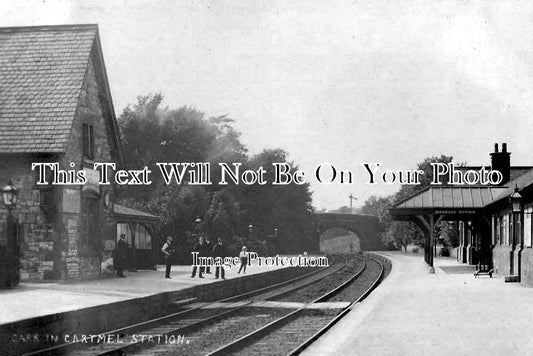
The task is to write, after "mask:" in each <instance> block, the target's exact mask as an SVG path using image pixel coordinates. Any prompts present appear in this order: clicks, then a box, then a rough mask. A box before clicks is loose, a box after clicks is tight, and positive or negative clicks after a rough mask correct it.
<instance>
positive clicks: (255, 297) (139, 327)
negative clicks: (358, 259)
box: [26, 255, 348, 355]
mask: <svg viewBox="0 0 533 356" xmlns="http://www.w3.org/2000/svg"><path fill="white" fill-rule="evenodd" d="M347 263H348V260H347V259H346V257H344V256H341V255H336V256H332V260H331V263H330V266H329V267H328V268H326V269H318V270H315V271H312V272H310V273H307V274H305V275H302V276H299V277H296V278H293V279H290V280H288V281H284V282H281V283H278V284H275V285H272V286H267V287H264V288H261V289H257V290H254V291H251V292H247V293H243V294H240V295H237V296H233V297H230V298H225V299H222V300H218V301H215V302H202V303H195V304H194V305H192V306H187V307H188V308H187V309H182V307H181V306H178V308H179V310H178V311H176V312H173V313H171V314H169V315H165V316H162V317H158V318H155V319H151V320H147V321H143V322H140V323H138V324H135V325H129V326H126V327H124V328H120V329H116V330H111V331H107V332H105V333H101V334H98V335H95V338H93V339H91V340H90V342H88V343H71V344H60V345H55V346H52V347H47V348H43V349H39V350H36V351H33V352H30V353H27V354H26V355H58V354H60V355H125V354H132V353H135V352H139V351H142V350H144V349H146V348H150V347H152V346H155V345H157V344H158V343H159V342H161V341H163V342H165V343H166V342H168V337H169V336H172V335H176V334H185V333H189V332H192V331H194V330H197V329H199V328H201V327H202V326H205V325H208V324H210V323H215V322H217V321H219V320H222V319H224V318H229V317H231V316H233V315H235V314H236V313H237V312H238V311H241V310H242V309H243V308H245V307H246V306H247V305H249V304H251V303H254V302H257V301H261V300H268V299H272V298H276V297H280V296H283V295H287V294H289V293H292V292H294V291H297V290H299V289H301V288H305V287H306V286H308V285H310V284H313V283H316V282H317V281H320V280H322V279H324V278H326V277H328V276H330V275H331V274H333V273H336V272H337V271H339V270H341V269H342V268H344V267H345V266H346V264H347ZM231 303H233V304H231ZM217 305H221V306H222V307H217ZM144 336H146V337H144ZM150 336H152V338H151V339H150ZM154 336H157V337H158V339H155V340H154ZM98 338H100V339H98ZM100 340H106V341H104V342H100ZM109 340H111V341H109Z"/></svg>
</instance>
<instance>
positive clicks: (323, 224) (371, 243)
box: [315, 213, 385, 253]
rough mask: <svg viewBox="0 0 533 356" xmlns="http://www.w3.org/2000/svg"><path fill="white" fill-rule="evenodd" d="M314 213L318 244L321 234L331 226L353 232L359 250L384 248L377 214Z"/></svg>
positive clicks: (331, 227)
mask: <svg viewBox="0 0 533 356" xmlns="http://www.w3.org/2000/svg"><path fill="white" fill-rule="evenodd" d="M315 215H316V221H317V235H318V241H317V242H318V245H319V246H320V239H321V236H322V235H323V234H324V232H326V231H327V230H330V229H333V228H341V229H344V230H347V231H351V232H353V233H354V235H355V236H356V237H357V239H354V244H356V243H358V244H359V249H360V251H379V250H384V249H385V246H384V245H383V243H382V242H381V239H380V233H381V231H382V227H381V224H380V222H379V219H378V217H377V216H373V215H364V214H335V213H317V214H315ZM346 252H347V253H349V252H350V251H349V250H348V251H346Z"/></svg>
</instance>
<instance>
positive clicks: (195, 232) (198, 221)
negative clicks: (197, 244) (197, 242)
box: [192, 218, 202, 239]
mask: <svg viewBox="0 0 533 356" xmlns="http://www.w3.org/2000/svg"><path fill="white" fill-rule="evenodd" d="M201 226H202V219H200V218H196V220H194V226H193V233H192V234H193V236H194V238H195V239H198V233H199V232H200V227H201Z"/></svg>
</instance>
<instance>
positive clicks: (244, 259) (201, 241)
mask: <svg viewBox="0 0 533 356" xmlns="http://www.w3.org/2000/svg"><path fill="white" fill-rule="evenodd" d="M125 237H126V235H125V234H121V235H120V239H119V241H118V243H117V248H116V250H115V255H114V267H115V270H116V271H117V276H118V277H125V276H124V274H123V270H124V268H126V267H125V265H126V259H127V254H128V249H129V248H128V244H127V243H126V241H125ZM172 241H173V238H172V236H168V237H167V240H166V242H165V243H164V244H163V246H162V248H161V252H162V253H163V255H164V256H165V265H166V268H165V278H168V279H170V278H172V277H170V270H171V267H172V255H173V254H174V252H175V251H174V248H173V245H172ZM192 252H198V257H213V258H217V257H220V258H222V259H224V257H226V256H227V254H226V247H225V246H224V241H223V239H222V238H221V237H219V238H218V239H217V243H216V244H214V245H213V246H212V244H211V242H210V240H209V238H204V237H203V236H200V237H199V238H198V242H197V243H196V244H195V245H194V248H193V251H192ZM239 258H240V261H241V265H240V268H239V271H238V272H237V273H238V274H239V273H241V271H242V272H243V273H246V265H247V264H248V251H247V249H246V246H243V247H242V249H241V252H240V254H239ZM198 270H199V271H198ZM197 271H198V277H200V278H204V276H203V275H204V274H211V267H209V266H207V267H203V266H200V267H198V266H194V267H193V269H192V274H191V278H194V277H196V272H197ZM219 276H220V278H222V279H226V277H225V271H224V267H223V266H220V265H219V266H215V278H216V279H218V278H219Z"/></svg>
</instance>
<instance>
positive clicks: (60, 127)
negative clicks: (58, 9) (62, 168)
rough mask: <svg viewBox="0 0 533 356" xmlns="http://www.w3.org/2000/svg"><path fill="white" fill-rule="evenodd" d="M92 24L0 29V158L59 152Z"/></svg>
mask: <svg viewBox="0 0 533 356" xmlns="http://www.w3.org/2000/svg"><path fill="white" fill-rule="evenodd" d="M97 34H98V26H97V25H67V26H42V27H11V28H0V153H30V152H43V153H48V152H51V153H52V152H64V151H65V150H66V146H67V143H68V139H69V135H70V130H71V126H72V121H73V118H74V115H75V112H76V107H77V104H78V98H79V96H80V92H81V88H82V83H83V79H84V76H85V71H86V69H87V64H88V62H89V56H90V53H91V49H92V46H93V44H94V41H95V37H96V36H97Z"/></svg>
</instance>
